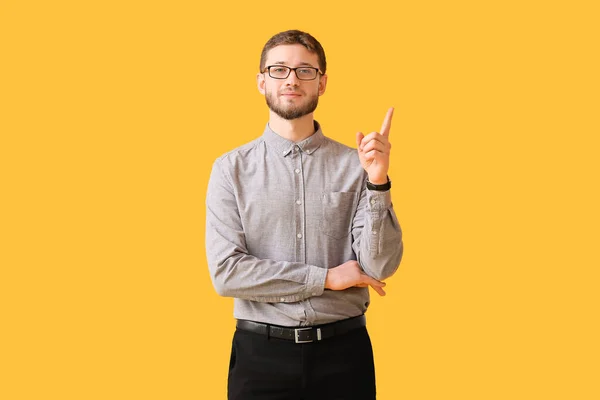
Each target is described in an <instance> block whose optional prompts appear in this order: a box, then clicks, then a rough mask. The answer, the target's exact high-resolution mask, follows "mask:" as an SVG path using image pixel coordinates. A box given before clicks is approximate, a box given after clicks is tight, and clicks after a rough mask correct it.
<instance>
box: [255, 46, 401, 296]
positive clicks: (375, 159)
mask: <svg viewBox="0 0 600 400" xmlns="http://www.w3.org/2000/svg"><path fill="white" fill-rule="evenodd" d="M269 65H285V66H287V67H292V68H294V67H299V66H312V67H315V68H318V67H319V58H318V56H317V54H316V53H311V52H310V51H308V50H307V49H306V48H305V47H304V46H302V45H300V44H293V45H281V46H277V47H274V48H272V49H271V50H269V52H268V54H267V59H266V63H265V66H269ZM256 80H257V86H258V91H259V92H260V93H261V94H262V95H264V96H265V98H266V99H267V104H269V127H270V128H271V129H272V130H273V131H274V132H277V134H279V135H280V136H282V137H284V138H286V139H288V140H291V141H293V142H299V141H302V140H304V139H306V138H307V137H309V136H311V135H312V134H314V133H315V129H314V123H313V122H314V111H310V110H311V109H314V107H316V104H315V101H318V97H319V96H322V95H323V94H324V93H325V89H326V87H327V75H326V74H320V73H319V74H318V76H317V78H316V79H314V80H312V81H301V80H299V79H298V78H297V77H296V74H295V73H294V72H291V73H290V75H289V76H288V77H287V78H286V79H273V78H271V77H270V76H269V74H268V73H267V72H265V73H259V74H257V76H256ZM290 93H293V94H295V95H294V96H290V95H286V94H290ZM278 111H279V112H278ZM286 111H296V114H300V115H301V116H299V117H297V118H294V119H286V118H284V117H282V116H281V115H280V114H286ZM393 114H394V109H393V108H390V109H389V110H388V112H387V114H386V116H385V118H384V120H383V124H382V126H381V130H380V131H379V132H375V131H374V132H370V133H369V134H367V135H366V136H365V135H363V134H362V132H357V133H356V145H357V147H358V149H357V151H358V157H359V159H360V164H361V166H362V167H363V168H364V169H365V171H366V172H367V174H368V177H369V182H371V183H373V184H376V185H380V184H385V183H386V182H387V175H388V170H389V165H390V149H391V147H392V145H391V143H390V142H389V134H390V127H391V125H392V116H393ZM367 286H371V287H372V288H373V290H375V291H376V292H377V293H378V294H379V295H381V296H385V291H384V290H383V287H384V286H385V283H384V282H381V281H378V280H376V279H374V278H371V277H370V276H368V275H367V274H365V273H364V272H363V270H362V268H361V267H360V265H359V264H358V262H356V261H355V260H350V261H347V262H345V263H343V264H341V265H338V266H336V267H333V268H330V269H328V271H327V277H326V279H325V289H330V290H344V289H348V288H350V287H367Z"/></svg>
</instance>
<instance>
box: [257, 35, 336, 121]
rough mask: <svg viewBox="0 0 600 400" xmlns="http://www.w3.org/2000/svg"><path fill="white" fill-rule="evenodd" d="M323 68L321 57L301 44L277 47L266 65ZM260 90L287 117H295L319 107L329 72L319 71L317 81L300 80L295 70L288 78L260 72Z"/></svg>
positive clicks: (270, 54) (270, 53)
mask: <svg viewBox="0 0 600 400" xmlns="http://www.w3.org/2000/svg"><path fill="white" fill-rule="evenodd" d="M270 65H282V66H286V67H291V68H295V67H315V68H319V57H318V56H317V54H315V53H311V52H310V51H308V50H307V49H306V48H305V47H304V46H302V45H300V44H291V45H281V46H277V47H273V48H272V49H271V50H269V52H268V53H267V60H266V63H265V67H268V66H270ZM257 79H258V90H259V91H260V92H261V93H262V94H264V95H265V99H266V100H267V105H268V106H269V108H270V109H271V111H273V112H274V113H275V114H277V115H279V116H280V117H281V118H283V119H287V120H292V119H296V118H300V117H302V116H304V115H307V114H310V113H312V112H313V111H315V109H316V108H317V104H318V102H319V96H320V95H322V94H323V93H325V86H326V84H327V75H321V74H320V73H318V74H317V77H316V78H315V79H314V80H309V81H307V80H300V79H298V77H297V76H296V74H295V73H294V71H291V72H290V75H289V76H288V77H287V78H285V79H275V78H272V77H270V76H269V73H268V72H265V73H259V74H258V76H257Z"/></svg>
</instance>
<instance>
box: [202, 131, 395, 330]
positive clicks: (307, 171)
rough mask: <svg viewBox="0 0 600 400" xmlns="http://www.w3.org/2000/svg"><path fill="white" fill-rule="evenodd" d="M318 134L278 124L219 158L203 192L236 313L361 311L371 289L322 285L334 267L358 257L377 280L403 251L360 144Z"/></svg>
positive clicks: (284, 315) (338, 314) (285, 318)
mask: <svg viewBox="0 0 600 400" xmlns="http://www.w3.org/2000/svg"><path fill="white" fill-rule="evenodd" d="M314 124H315V129H316V132H315V133H314V134H313V135H312V136H310V137H308V138H306V139H304V140H303V141H301V142H298V143H294V142H292V141H289V140H287V139H285V138H283V137H281V136H279V135H278V134H277V133H275V132H273V131H272V130H271V129H270V127H269V125H268V124H267V126H266V128H265V130H264V133H263V135H262V136H261V137H260V138H258V139H256V140H254V141H252V142H250V143H248V144H246V145H244V146H241V147H238V148H237V149H235V150H232V151H230V152H228V153H226V154H224V155H223V156H221V157H219V158H218V159H217V160H216V161H215V163H214V164H213V169H212V173H211V176H210V181H209V184H208V192H207V196H206V206H207V210H206V251H207V258H208V266H209V269H210V273H211V278H212V281H213V284H214V286H215V289H216V291H217V293H219V294H220V295H222V296H229V297H234V298H235V300H234V317H235V318H238V319H248V320H253V321H258V322H264V323H270V324H276V325H284V326H308V325H317V324H323V323H328V322H333V321H337V320H341V319H345V318H349V317H354V316H357V315H360V314H363V313H364V312H365V311H366V310H367V307H368V306H369V288H368V287H364V288H359V287H351V288H348V289H346V290H341V291H334V290H324V286H325V277H326V274H327V269H328V268H333V267H336V266H338V265H340V264H343V263H344V262H346V261H349V260H357V261H358V263H359V264H360V266H361V267H362V269H363V270H364V272H365V273H366V274H368V275H370V276H372V277H374V278H375V279H379V280H382V279H385V278H387V277H389V276H390V275H392V274H393V273H394V272H395V271H396V269H397V268H398V265H399V264H400V260H401V258H402V251H403V246H402V232H401V229H400V225H399V223H398V220H397V218H396V215H395V214H394V210H393V208H392V202H391V197H390V192H389V191H384V192H382V191H371V190H368V189H367V188H366V178H367V175H366V172H365V171H364V169H363V168H362V167H361V165H360V162H359V159H358V154H357V152H356V149H352V148H350V147H347V146H345V145H343V144H341V143H339V142H336V141H334V140H332V139H329V138H327V137H325V136H324V135H323V132H322V131H321V128H320V126H319V124H318V122H316V121H315V122H314Z"/></svg>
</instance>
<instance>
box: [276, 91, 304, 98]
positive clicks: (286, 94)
mask: <svg viewBox="0 0 600 400" xmlns="http://www.w3.org/2000/svg"><path fill="white" fill-rule="evenodd" d="M281 95H282V96H291V97H298V96H301V94H300V93H298V92H287V93H282V94H281Z"/></svg>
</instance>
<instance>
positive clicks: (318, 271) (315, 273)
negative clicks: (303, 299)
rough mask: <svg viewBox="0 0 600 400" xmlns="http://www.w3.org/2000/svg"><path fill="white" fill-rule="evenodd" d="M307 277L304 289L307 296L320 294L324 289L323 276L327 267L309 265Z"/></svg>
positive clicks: (325, 275)
mask: <svg viewBox="0 0 600 400" xmlns="http://www.w3.org/2000/svg"><path fill="white" fill-rule="evenodd" d="M309 267H310V269H309V270H308V279H307V280H306V291H307V292H308V294H309V296H320V295H322V294H323V291H324V290H325V278H326V277H327V269H325V268H321V267H317V266H314V265H310V266H309Z"/></svg>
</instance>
